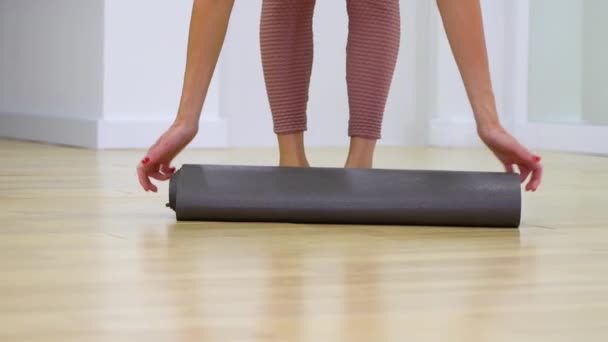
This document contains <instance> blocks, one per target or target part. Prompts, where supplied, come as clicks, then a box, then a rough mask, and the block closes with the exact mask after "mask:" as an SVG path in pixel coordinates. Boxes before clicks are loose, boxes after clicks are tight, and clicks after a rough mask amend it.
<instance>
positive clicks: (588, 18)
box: [582, 0, 608, 125]
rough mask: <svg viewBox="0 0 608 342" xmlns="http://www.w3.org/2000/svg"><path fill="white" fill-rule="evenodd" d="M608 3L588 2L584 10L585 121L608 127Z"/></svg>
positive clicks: (597, 0) (586, 1)
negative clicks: (607, 19)
mask: <svg viewBox="0 0 608 342" xmlns="http://www.w3.org/2000/svg"><path fill="white" fill-rule="evenodd" d="M606 13H608V1H605V0H585V1H584V8H583V20H582V24H583V28H582V33H583V38H582V41H583V70H582V71H583V77H582V78H583V89H582V90H583V98H582V106H583V107H582V112H583V120H585V121H586V122H589V123H592V124H597V125H608V44H606V41H607V40H606V32H608V21H606Z"/></svg>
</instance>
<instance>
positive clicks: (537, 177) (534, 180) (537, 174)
mask: <svg viewBox="0 0 608 342" xmlns="http://www.w3.org/2000/svg"><path fill="white" fill-rule="evenodd" d="M542 178H543V166H542V165H539V166H538V167H537V168H536V169H534V170H533V171H532V177H531V178H530V182H528V185H527V186H526V190H528V191H536V190H537V189H538V187H539V186H540V183H541V181H542Z"/></svg>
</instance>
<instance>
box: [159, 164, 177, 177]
mask: <svg viewBox="0 0 608 342" xmlns="http://www.w3.org/2000/svg"><path fill="white" fill-rule="evenodd" d="M160 171H161V172H162V173H164V174H166V175H172V174H174V173H175V167H171V166H170V165H167V164H163V165H161V166H160Z"/></svg>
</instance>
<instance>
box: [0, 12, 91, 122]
mask: <svg viewBox="0 0 608 342" xmlns="http://www.w3.org/2000/svg"><path fill="white" fill-rule="evenodd" d="M1 5H2V7H1V10H0V23H1V25H2V27H1V28H2V30H1V36H0V51H2V59H1V61H2V62H1V63H2V64H1V65H0V68H1V69H0V75H1V76H0V113H3V114H5V115H6V114H8V113H12V114H35V115H42V116H59V117H77V118H86V119H94V118H97V117H98V116H100V115H101V109H102V89H101V79H102V70H103V69H102V68H103V65H102V62H103V60H102V56H101V52H102V49H103V46H102V41H101V38H102V30H101V28H102V23H101V13H102V11H103V8H102V5H103V2H102V0H89V1H86V2H85V1H81V0H62V1H44V0H19V1H17V0H2V1H1Z"/></svg>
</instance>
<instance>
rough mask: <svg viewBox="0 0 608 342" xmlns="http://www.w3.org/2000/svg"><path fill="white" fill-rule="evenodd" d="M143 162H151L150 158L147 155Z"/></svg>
mask: <svg viewBox="0 0 608 342" xmlns="http://www.w3.org/2000/svg"><path fill="white" fill-rule="evenodd" d="M141 162H142V163H143V164H148V163H149V162H150V158H149V157H146V158H144V159H143V160H142V161H141Z"/></svg>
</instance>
